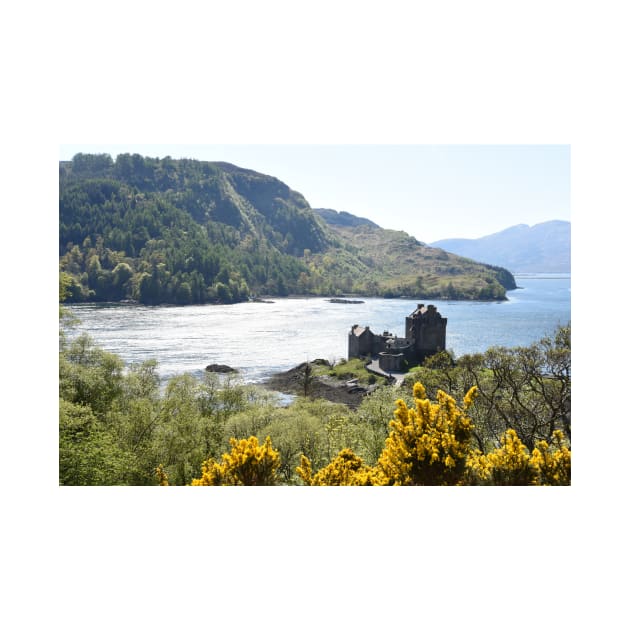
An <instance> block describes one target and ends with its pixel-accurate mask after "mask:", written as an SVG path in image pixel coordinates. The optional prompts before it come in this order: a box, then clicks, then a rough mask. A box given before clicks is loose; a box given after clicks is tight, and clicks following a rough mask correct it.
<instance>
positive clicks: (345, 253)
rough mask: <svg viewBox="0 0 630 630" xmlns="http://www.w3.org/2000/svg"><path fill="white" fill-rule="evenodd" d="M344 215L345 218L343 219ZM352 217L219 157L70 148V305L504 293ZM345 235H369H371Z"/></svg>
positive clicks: (481, 271) (495, 282)
mask: <svg viewBox="0 0 630 630" xmlns="http://www.w3.org/2000/svg"><path fill="white" fill-rule="evenodd" d="M328 212H329V217H328V218H330V217H331V216H333V215H332V214H330V213H331V211H328ZM341 214H342V215H344V217H343V218H344V221H345V223H346V224H347V223H348V217H351V216H352V215H347V213H341ZM345 215H347V216H345ZM350 223H353V225H351V226H346V227H343V226H336V228H334V227H333V226H330V225H328V224H327V223H326V222H325V221H324V220H323V219H322V218H320V217H318V216H317V215H316V214H315V213H314V212H313V210H312V209H311V207H310V206H309V204H308V202H307V201H306V199H304V197H303V196H302V195H301V194H300V193H298V192H295V191H293V190H291V189H290V188H289V187H288V186H287V185H286V184H284V183H283V182H281V181H279V180H278V179H276V178H274V177H271V176H268V175H263V174H260V173H256V172H254V171H251V170H246V169H242V168H239V167H237V166H233V165H231V164H227V163H224V162H201V161H197V160H188V159H180V160H174V159H171V158H169V157H166V158H163V159H159V158H148V157H143V156H140V155H129V154H123V155H119V156H118V157H117V158H116V160H113V159H112V158H111V157H110V156H109V155H86V154H78V155H76V156H75V157H74V158H73V159H72V161H70V162H61V163H60V165H59V256H60V271H61V272H62V273H63V274H65V277H66V280H68V283H69V284H68V286H69V297H68V301H86V300H90V301H120V300H137V301H139V302H141V303H144V304H161V303H175V304H191V303H206V302H223V303H226V302H235V301H241V300H245V299H248V298H249V297H251V296H252V295H275V296H283V295H288V294H301V295H338V294H341V293H361V294H364V295H392V296H393V295H408V296H410V297H413V296H415V297H419V298H438V297H448V298H461V299H502V298H504V297H505V289H506V288H508V289H509V288H513V286H512V283H513V278H511V276H510V274H509V273H507V272H505V270H500V269H497V268H493V267H491V266H489V265H483V264H477V263H473V262H471V261H464V260H463V259H461V258H459V257H457V256H453V255H450V254H449V255H447V254H446V253H445V252H440V250H435V249H432V248H428V247H425V246H423V248H422V250H420V249H419V248H418V247H417V241H415V239H412V238H411V237H408V236H407V235H404V236H405V237H406V238H402V240H401V238H400V237H399V235H403V234H404V233H402V232H401V233H392V234H396V235H397V236H396V238H395V239H393V241H392V243H393V245H392V243H390V242H389V241H388V240H387V238H385V241H383V238H384V236H385V235H386V233H388V232H389V231H387V230H382V229H381V228H379V227H378V226H376V225H374V224H372V223H371V222H370V221H366V220H362V221H359V222H358V223H357V222H356V221H355V222H352V221H351V222H350ZM352 230H355V231H356V230H373V231H374V232H375V233H377V234H378V235H379V239H380V240H377V242H372V241H371V240H370V239H363V238H362V234H363V233H362V232H355V233H353V232H352ZM386 241H387V242H386ZM390 245H392V246H391V247H390Z"/></svg>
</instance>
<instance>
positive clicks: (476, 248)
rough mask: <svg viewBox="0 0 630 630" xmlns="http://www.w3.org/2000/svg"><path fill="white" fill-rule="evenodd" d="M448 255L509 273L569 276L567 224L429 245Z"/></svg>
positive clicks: (520, 227)
mask: <svg viewBox="0 0 630 630" xmlns="http://www.w3.org/2000/svg"><path fill="white" fill-rule="evenodd" d="M431 245H432V246H433V247H441V248H442V249H445V250H447V251H449V252H453V253H454V254H458V255H460V256H466V257H468V258H473V259H474V260H480V261H483V262H487V263H491V264H493V265H500V266H501V267H506V268H507V269H509V270H510V271H511V272H513V273H528V272H529V273H537V272H538V273H540V272H542V273H544V272H549V273H570V271H571V223H570V222H569V221H546V222H544V223H538V224H536V225H533V226H531V227H530V226H528V225H522V224H521V225H515V226H512V227H510V228H507V229H506V230H503V231H501V232H497V233H496V234H490V235H489V236H484V237H482V238H478V239H463V238H453V239H444V240H440V241H436V242H434V243H431Z"/></svg>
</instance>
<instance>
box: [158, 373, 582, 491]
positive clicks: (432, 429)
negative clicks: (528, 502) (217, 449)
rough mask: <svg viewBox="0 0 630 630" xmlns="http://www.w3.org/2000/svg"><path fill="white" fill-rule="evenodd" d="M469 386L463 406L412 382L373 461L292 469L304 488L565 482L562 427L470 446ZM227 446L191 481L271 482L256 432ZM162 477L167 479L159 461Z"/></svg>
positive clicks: (567, 454)
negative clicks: (531, 437)
mask: <svg viewBox="0 0 630 630" xmlns="http://www.w3.org/2000/svg"><path fill="white" fill-rule="evenodd" d="M477 393H478V392H477V388H476V387H472V388H471V389H470V390H469V391H468V392H467V393H466V395H465V396H464V399H463V401H462V404H461V407H460V406H458V405H457V403H456V402H455V400H454V399H453V398H452V397H451V396H449V395H448V394H446V393H445V392H443V391H440V390H438V392H437V401H436V402H431V401H430V400H428V399H427V396H426V390H425V388H424V387H423V385H422V384H420V383H416V384H415V386H414V388H413V396H414V403H415V404H414V407H411V408H410V407H407V405H406V404H405V402H404V401H402V400H397V401H396V409H395V411H394V419H393V420H392V421H391V422H390V424H389V427H390V432H389V436H388V437H387V439H386V440H385V446H384V448H383V450H382V452H381V455H380V457H379V458H378V461H377V463H376V465H375V466H366V465H365V463H364V462H363V460H362V459H361V457H359V456H358V455H356V454H355V453H354V452H353V451H352V450H351V449H349V448H346V449H343V450H341V451H340V452H339V453H338V455H337V456H336V457H335V458H334V459H333V460H332V461H331V462H330V463H329V464H327V465H326V466H324V467H322V468H321V469H320V470H318V471H317V472H316V473H313V470H312V465H311V462H310V460H309V459H308V457H306V456H305V455H302V457H301V462H300V466H298V467H297V468H296V472H297V474H298V475H299V477H300V478H301V479H302V481H303V482H304V484H305V485H308V486H382V485H401V486H402V485H570V483H571V450H570V447H569V445H568V443H567V441H566V439H565V437H564V435H563V433H562V432H561V431H555V432H554V434H553V438H552V440H551V444H548V443H547V442H545V441H539V442H537V443H536V445H535V448H534V449H533V450H532V452H531V453H530V452H529V451H528V449H527V448H526V447H525V445H524V444H523V443H522V442H521V440H520V439H519V437H518V435H517V434H516V432H515V431H514V430H513V429H508V430H507V431H506V432H505V434H504V435H503V436H502V438H501V442H500V446H499V447H498V448H496V449H494V450H493V451H491V452H489V453H487V454H483V453H481V452H480V451H478V450H472V449H471V447H470V438H471V436H472V431H473V428H474V427H473V423H472V421H471V419H470V418H469V417H468V415H467V412H468V410H469V409H470V407H471V405H472V404H473V403H474V400H475V398H476V396H477ZM230 445H231V447H232V450H231V451H230V452H229V453H224V454H223V455H222V456H221V462H220V463H219V462H217V461H215V460H213V459H209V460H207V461H206V462H204V463H203V465H202V475H201V477H200V478H199V479H193V481H192V485H193V486H217V485H274V484H275V482H276V471H277V470H278V467H279V466H280V454H279V453H278V451H276V450H274V449H273V447H272V445H271V439H270V438H269V437H267V438H266V439H265V442H264V443H263V444H259V443H258V439H257V438H256V437H254V436H252V437H250V438H248V439H246V440H236V439H234V438H232V439H231V440H230ZM156 473H157V475H158V480H159V482H160V483H162V482H165V483H166V484H168V479H167V478H166V473H165V472H164V471H163V469H162V468H161V467H158V469H157V470H156Z"/></svg>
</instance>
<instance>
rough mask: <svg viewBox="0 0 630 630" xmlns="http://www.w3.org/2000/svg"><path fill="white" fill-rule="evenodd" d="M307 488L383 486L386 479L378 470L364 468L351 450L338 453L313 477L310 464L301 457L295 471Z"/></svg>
mask: <svg viewBox="0 0 630 630" xmlns="http://www.w3.org/2000/svg"><path fill="white" fill-rule="evenodd" d="M296 471H297V473H298V475H299V476H300V477H301V478H302V480H303V481H304V483H305V484H306V485H307V486H383V485H386V484H387V478H386V477H385V476H384V475H383V474H382V472H381V471H380V470H378V468H376V467H374V468H372V467H370V466H365V465H364V464H363V460H362V459H361V458H360V457H358V456H357V455H355V454H354V453H353V452H352V450H351V449H349V448H345V449H343V450H342V451H340V452H339V454H338V455H337V457H335V459H333V460H332V461H331V462H330V464H328V465H327V466H324V467H323V468H322V469H321V470H319V471H318V472H317V474H316V475H313V473H312V470H311V462H310V460H309V459H308V457H305V456H304V455H302V460H301V465H300V466H298V468H297V469H296Z"/></svg>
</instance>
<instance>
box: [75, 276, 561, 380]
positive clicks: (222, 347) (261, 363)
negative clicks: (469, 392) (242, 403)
mask: <svg viewBox="0 0 630 630" xmlns="http://www.w3.org/2000/svg"><path fill="white" fill-rule="evenodd" d="M516 281H517V284H518V286H519V287H522V288H520V289H517V290H515V291H510V292H508V297H509V300H508V301H506V302H451V301H447V300H431V301H427V302H425V303H426V304H428V303H431V304H435V305H436V306H437V308H438V310H439V311H440V313H441V314H442V316H443V317H447V318H448V325H447V327H446V347H447V348H448V349H450V350H453V352H454V353H455V355H457V356H459V355H462V354H466V353H472V352H483V351H485V350H486V349H487V348H489V347H490V346H496V345H500V346H519V345H528V344H530V343H532V342H534V341H537V340H539V339H540V338H541V337H543V336H545V335H549V334H552V333H553V332H554V330H555V328H556V327H557V326H558V325H566V324H568V323H569V322H570V320H571V279H570V276H552V275H546V276H527V277H525V276H518V277H517V278H516ZM361 299H363V300H364V303H363V304H332V303H330V302H328V301H327V300H326V299H325V298H279V299H274V300H273V304H263V303H244V304H230V305H218V306H217V305H204V306H155V307H150V306H139V305H131V304H126V305H120V304H112V305H102V304H100V305H99V304H81V305H74V306H71V307H70V309H71V311H72V312H73V313H74V315H75V316H76V317H77V318H78V319H79V325H78V326H77V327H76V329H75V330H74V331H73V332H72V336H74V335H76V334H79V333H82V332H86V333H88V334H89V335H91V336H92V337H93V338H94V339H95V340H96V342H97V343H98V344H99V345H100V346H101V347H103V348H104V349H105V350H108V351H110V352H114V353H116V354H118V355H119V356H121V357H122V359H123V360H124V361H125V362H126V363H137V362H142V361H144V360H147V359H157V361H158V364H159V366H158V367H159V372H160V376H161V377H162V378H165V379H166V378H170V377H171V376H173V375H175V374H181V373H183V372H190V373H193V374H195V375H198V376H200V375H201V374H202V373H203V370H204V368H205V366H206V365H208V364H209V363H225V364H228V365H231V366H232V367H235V368H237V369H238V370H239V371H240V372H241V374H242V376H243V377H244V379H245V380H246V381H248V382H260V381H262V380H264V379H265V378H266V377H268V376H269V375H270V374H272V373H273V372H277V371H280V370H287V369H289V368H291V367H294V366H295V365H297V364H298V363H300V362H302V361H305V360H308V359H317V358H323V359H328V360H334V359H338V358H340V357H345V356H346V355H347V347H348V332H349V330H350V328H351V326H352V325H353V324H361V325H369V326H370V327H371V328H372V329H373V330H374V331H375V332H378V333H380V332H382V331H383V330H389V331H390V332H392V333H394V334H397V335H399V336H404V325H405V317H406V316H407V315H409V314H410V313H411V312H412V311H413V310H414V309H415V307H416V305H417V300H406V299H394V300H385V299H382V298H361Z"/></svg>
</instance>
